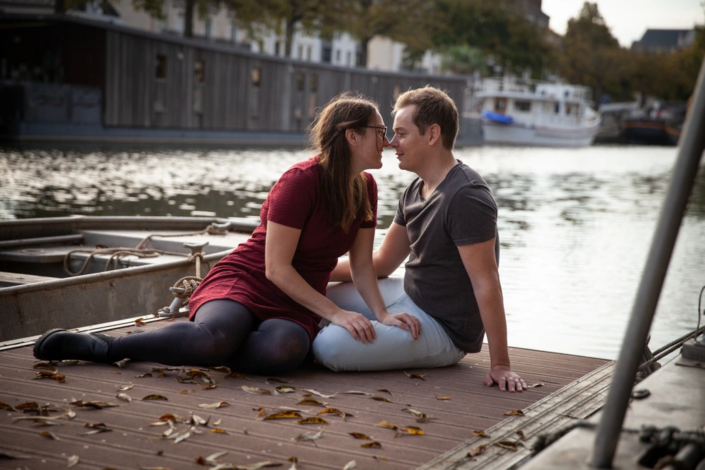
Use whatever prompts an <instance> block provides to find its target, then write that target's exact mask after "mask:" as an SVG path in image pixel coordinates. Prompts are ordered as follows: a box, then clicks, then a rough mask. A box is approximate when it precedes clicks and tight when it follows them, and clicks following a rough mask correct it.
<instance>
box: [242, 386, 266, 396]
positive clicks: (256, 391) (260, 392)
mask: <svg viewBox="0 0 705 470" xmlns="http://www.w3.org/2000/svg"><path fill="white" fill-rule="evenodd" d="M241 388H242V389H243V390H244V391H246V392H247V393H252V394H253V395H271V394H272V392H270V391H269V390H266V389H264V388H259V387H249V386H247V385H243V386H242V387H241Z"/></svg>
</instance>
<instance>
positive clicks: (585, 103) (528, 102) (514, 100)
mask: <svg viewBox="0 0 705 470" xmlns="http://www.w3.org/2000/svg"><path fill="white" fill-rule="evenodd" d="M476 96H477V97H478V98H480V99H482V131H483V134H484V140H485V143H487V144H493V145H497V144H500V145H530V146H539V147H585V146H588V145H590V144H592V141H593V139H594V138H595V134H597V131H598V129H599V127H600V114H599V113H598V112H596V111H594V110H593V109H591V108H590V105H589V102H590V89H589V88H588V87H584V86H578V85H567V84H561V83H532V82H526V83H519V82H518V81H514V80H509V79H485V80H483V82H482V88H481V90H480V92H479V93H477V95H476Z"/></svg>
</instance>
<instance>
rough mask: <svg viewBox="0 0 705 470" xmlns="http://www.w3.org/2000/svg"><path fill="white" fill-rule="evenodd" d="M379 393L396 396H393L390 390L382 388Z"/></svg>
mask: <svg viewBox="0 0 705 470" xmlns="http://www.w3.org/2000/svg"><path fill="white" fill-rule="evenodd" d="M377 391H378V392H384V393H388V394H390V395H391V396H394V394H393V393H392V392H390V391H389V390H387V389H386V388H382V389H380V390H377Z"/></svg>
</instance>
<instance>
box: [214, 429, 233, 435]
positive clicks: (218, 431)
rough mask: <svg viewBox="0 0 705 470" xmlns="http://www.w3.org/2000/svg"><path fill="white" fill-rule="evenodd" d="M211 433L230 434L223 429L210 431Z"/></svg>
mask: <svg viewBox="0 0 705 470" xmlns="http://www.w3.org/2000/svg"><path fill="white" fill-rule="evenodd" d="M211 432H214V433H216V434H230V433H229V432H228V431H226V430H225V429H220V428H215V429H211Z"/></svg>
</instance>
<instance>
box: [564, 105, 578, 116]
mask: <svg viewBox="0 0 705 470" xmlns="http://www.w3.org/2000/svg"><path fill="white" fill-rule="evenodd" d="M579 109H580V105H579V104H578V103H566V104H565V114H566V115H568V116H570V115H573V116H577V115H578V114H579V113H578V111H579Z"/></svg>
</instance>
